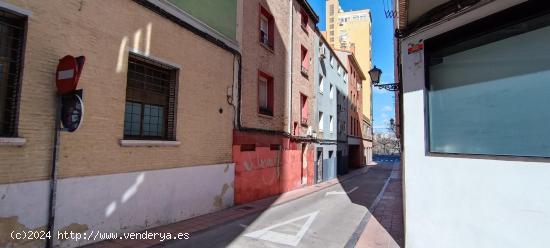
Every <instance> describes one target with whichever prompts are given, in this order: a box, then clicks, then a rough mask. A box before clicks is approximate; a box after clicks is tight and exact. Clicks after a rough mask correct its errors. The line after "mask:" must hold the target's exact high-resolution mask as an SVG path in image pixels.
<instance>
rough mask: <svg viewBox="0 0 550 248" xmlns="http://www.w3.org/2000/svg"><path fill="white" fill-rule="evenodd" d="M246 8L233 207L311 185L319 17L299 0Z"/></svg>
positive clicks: (260, 3) (272, 1)
mask: <svg viewBox="0 0 550 248" xmlns="http://www.w3.org/2000/svg"><path fill="white" fill-rule="evenodd" d="M243 8H244V11H243V20H244V22H243V29H244V30H247V31H246V32H243V37H242V42H243V43H242V44H243V46H242V48H243V49H242V58H243V59H242V74H241V83H240V87H239V90H240V94H239V95H240V96H241V98H240V105H239V107H238V111H237V112H238V116H237V125H236V128H235V130H234V135H233V160H234V161H235V166H236V167H235V202H236V203H245V202H250V201H253V200H257V199H261V198H265V197H268V196H272V195H276V194H279V193H281V192H286V191H289V190H291V189H295V188H297V187H300V186H302V185H305V184H312V183H313V149H314V146H313V144H312V141H313V139H312V138H311V130H312V129H311V125H312V124H313V123H312V122H313V120H314V119H315V118H314V109H315V105H314V103H315V95H314V94H313V74H314V67H313V66H312V65H313V62H312V59H313V49H314V46H313V37H314V30H315V25H316V24H317V22H318V17H317V15H316V14H315V13H314V12H313V10H312V9H311V7H310V6H309V5H308V3H307V2H306V1H304V0H291V1H275V0H267V1H265V0H262V1H259V0H254V1H247V2H246V4H244V6H243ZM310 65H311V66H310ZM308 134H309V135H308Z"/></svg>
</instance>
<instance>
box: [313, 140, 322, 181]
mask: <svg viewBox="0 0 550 248" xmlns="http://www.w3.org/2000/svg"><path fill="white" fill-rule="evenodd" d="M315 167H316V170H315V173H316V178H315V181H316V182H317V183H320V182H322V181H323V148H321V147H319V148H317V161H316V162H315Z"/></svg>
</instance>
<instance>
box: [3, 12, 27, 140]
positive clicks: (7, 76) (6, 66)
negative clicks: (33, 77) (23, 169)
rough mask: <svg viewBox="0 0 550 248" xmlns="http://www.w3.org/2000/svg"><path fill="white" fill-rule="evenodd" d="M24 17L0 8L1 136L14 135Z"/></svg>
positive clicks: (15, 131) (15, 133) (20, 71)
mask: <svg viewBox="0 0 550 248" xmlns="http://www.w3.org/2000/svg"><path fill="white" fill-rule="evenodd" d="M25 27H26V18H23V17H20V16H17V15H14V14H11V13H9V12H5V11H0V137H17V135H18V134H17V119H18V117H17V115H18V110H19V92H20V89H21V73H22V62H23V44H24V38H25Z"/></svg>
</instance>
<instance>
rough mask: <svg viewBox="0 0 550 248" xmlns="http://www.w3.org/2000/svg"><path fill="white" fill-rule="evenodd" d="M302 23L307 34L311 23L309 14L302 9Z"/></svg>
mask: <svg viewBox="0 0 550 248" xmlns="http://www.w3.org/2000/svg"><path fill="white" fill-rule="evenodd" d="M301 21H302V28H303V29H304V31H305V32H306V33H307V24H308V23H309V17H308V16H307V12H306V11H305V10H304V9H302V11H301Z"/></svg>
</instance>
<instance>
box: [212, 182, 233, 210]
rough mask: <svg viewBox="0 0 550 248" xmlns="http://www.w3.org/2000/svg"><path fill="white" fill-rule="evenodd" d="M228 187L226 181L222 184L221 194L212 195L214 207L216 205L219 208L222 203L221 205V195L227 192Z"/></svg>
mask: <svg viewBox="0 0 550 248" xmlns="http://www.w3.org/2000/svg"><path fill="white" fill-rule="evenodd" d="M229 187H230V186H229V184H227V183H224V184H223V187H222V192H221V194H219V195H217V196H216V197H214V204H213V205H214V207H216V208H221V207H222V205H223V195H225V193H226V192H227V190H228V189H229Z"/></svg>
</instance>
